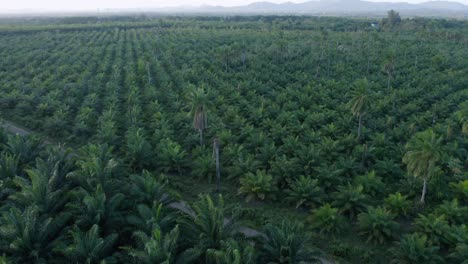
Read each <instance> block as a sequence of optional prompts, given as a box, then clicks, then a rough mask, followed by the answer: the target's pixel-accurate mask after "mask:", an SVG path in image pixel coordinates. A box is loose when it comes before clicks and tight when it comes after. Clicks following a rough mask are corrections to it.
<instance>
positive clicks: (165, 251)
mask: <svg viewBox="0 0 468 264" xmlns="http://www.w3.org/2000/svg"><path fill="white" fill-rule="evenodd" d="M179 235H180V232H179V226H176V227H174V229H172V230H171V231H170V232H169V233H167V234H163V233H162V231H161V229H160V228H159V227H158V226H156V227H155V228H154V229H153V231H152V233H151V235H150V236H148V235H147V234H146V233H145V232H141V231H138V232H135V233H134V234H133V236H134V237H135V238H136V239H137V240H138V241H139V243H138V244H140V245H141V246H140V249H134V248H127V250H128V252H129V255H130V256H132V257H134V258H135V259H136V260H138V262H137V263H142V264H151V263H161V264H171V263H176V257H177V252H176V250H177V246H178V244H177V242H178V239H179Z"/></svg>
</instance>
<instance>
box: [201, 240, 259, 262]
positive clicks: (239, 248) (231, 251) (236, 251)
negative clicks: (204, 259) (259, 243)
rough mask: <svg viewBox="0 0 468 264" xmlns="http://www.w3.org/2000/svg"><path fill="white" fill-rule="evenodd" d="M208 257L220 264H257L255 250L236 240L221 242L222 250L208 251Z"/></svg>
mask: <svg viewBox="0 0 468 264" xmlns="http://www.w3.org/2000/svg"><path fill="white" fill-rule="evenodd" d="M207 256H208V258H209V259H212V260H213V261H214V262H215V263H219V264H254V263H256V262H255V261H256V255H255V249H254V247H253V246H251V245H249V244H245V243H239V242H237V241H236V240H234V239H229V240H228V241H226V242H224V241H222V242H221V249H219V250H215V249H209V250H207Z"/></svg>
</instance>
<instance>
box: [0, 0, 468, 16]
mask: <svg viewBox="0 0 468 264" xmlns="http://www.w3.org/2000/svg"><path fill="white" fill-rule="evenodd" d="M391 9H393V10H395V11H397V12H399V13H400V15H402V16H406V17H409V16H431V17H456V18H461V19H468V6H467V5H463V4H461V3H458V2H451V1H429V2H424V3H420V4H410V3H402V2H399V3H393V2H369V1H363V0H311V1H308V2H304V3H291V2H285V3H281V4H275V3H270V2H255V3H252V4H249V5H244V6H234V7H225V6H210V5H202V6H179V7H167V8H160V7H151V6H147V7H135V8H124V9H115V8H102V9H100V10H98V11H97V12H96V11H91V10H87V11H84V10H83V11H66V10H63V11H47V10H28V9H24V10H16V11H15V10H10V11H8V10H6V11H5V10H0V16H1V15H2V14H15V13H16V14H22V13H23V14H38V15H47V14H55V15H57V14H58V15H66V16H71V15H94V14H96V13H99V14H100V15H105V14H109V15H113V14H116V13H120V14H127V13H129V14H131V13H170V14H182V15H183V14H188V15H190V14H192V15H193V14H200V15H258V14H260V15H270V14H271V15H323V16H367V17H382V16H386V14H387V12H388V11H389V10H391Z"/></svg>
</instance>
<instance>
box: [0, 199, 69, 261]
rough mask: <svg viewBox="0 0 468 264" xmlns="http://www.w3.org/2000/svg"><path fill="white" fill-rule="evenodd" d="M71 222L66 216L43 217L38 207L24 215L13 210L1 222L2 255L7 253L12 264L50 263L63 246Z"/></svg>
mask: <svg viewBox="0 0 468 264" xmlns="http://www.w3.org/2000/svg"><path fill="white" fill-rule="evenodd" d="M69 219H70V218H69V217H68V216H67V215H65V214H62V215H58V216H56V217H55V218H49V217H46V216H43V215H40V214H39V212H38V210H37V208H36V207H35V206H30V207H27V208H26V209H25V210H24V211H20V210H19V209H18V208H14V207H13V208H10V210H9V211H6V212H5V213H3V214H2V216H1V218H0V252H4V253H7V254H8V255H9V256H10V257H11V258H10V260H12V263H46V259H47V258H49V257H51V256H53V249H54V248H56V247H57V246H58V245H60V244H61V241H62V239H63V236H62V230H63V228H64V226H65V223H66V222H67V221H68V220H69Z"/></svg>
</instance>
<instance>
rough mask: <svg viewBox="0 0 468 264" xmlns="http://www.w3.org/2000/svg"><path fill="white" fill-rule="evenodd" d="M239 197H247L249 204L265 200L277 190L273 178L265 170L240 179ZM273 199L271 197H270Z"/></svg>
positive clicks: (248, 174)
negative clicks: (252, 201) (253, 201)
mask: <svg viewBox="0 0 468 264" xmlns="http://www.w3.org/2000/svg"><path fill="white" fill-rule="evenodd" d="M240 185H241V186H240V188H239V192H238V194H239V195H245V200H246V201H247V202H249V201H251V200H255V199H260V200H265V198H267V195H268V196H269V197H270V196H272V195H273V194H274V191H275V190H276V186H275V182H274V180H273V176H271V175H270V174H268V173H267V172H266V171H264V170H257V172H256V173H255V174H253V173H250V172H249V173H247V174H246V175H245V176H244V177H242V178H241V179H240ZM270 198H271V197H270Z"/></svg>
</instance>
